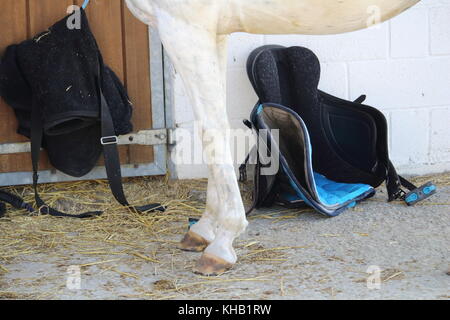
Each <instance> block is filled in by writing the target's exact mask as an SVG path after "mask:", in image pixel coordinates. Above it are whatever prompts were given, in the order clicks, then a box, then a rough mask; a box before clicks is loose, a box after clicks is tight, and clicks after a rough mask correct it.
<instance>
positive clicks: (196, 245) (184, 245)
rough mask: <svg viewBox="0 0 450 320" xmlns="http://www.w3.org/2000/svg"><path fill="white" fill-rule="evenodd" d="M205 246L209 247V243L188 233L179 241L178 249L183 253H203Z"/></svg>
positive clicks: (192, 233) (196, 235)
mask: <svg viewBox="0 0 450 320" xmlns="http://www.w3.org/2000/svg"><path fill="white" fill-rule="evenodd" d="M207 246H209V242H208V241H207V240H206V239H205V238H203V237H202V236H199V235H198V234H196V233H195V232H192V231H188V233H186V235H185V236H184V238H183V240H181V242H180V245H179V248H180V249H181V250H183V251H190V252H203V251H204V250H205V249H206V247H207Z"/></svg>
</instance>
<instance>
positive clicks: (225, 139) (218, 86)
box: [159, 20, 248, 275]
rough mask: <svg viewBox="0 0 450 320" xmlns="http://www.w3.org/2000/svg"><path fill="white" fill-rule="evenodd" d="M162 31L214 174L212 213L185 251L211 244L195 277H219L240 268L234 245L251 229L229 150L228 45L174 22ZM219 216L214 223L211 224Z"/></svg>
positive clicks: (187, 239) (211, 178) (207, 214)
mask: <svg viewBox="0 0 450 320" xmlns="http://www.w3.org/2000/svg"><path fill="white" fill-rule="evenodd" d="M173 30H177V32H176V33H174V32H173ZM159 31H160V35H161V39H162V41H163V44H164V46H165V48H166V50H167V52H168V54H169V56H170V57H171V59H172V61H173V63H174V65H175V68H176V70H177V71H178V72H179V73H180V75H181V77H182V78H183V81H184V83H185V86H186V88H187V92H188V94H189V96H190V99H191V102H192V105H193V107H194V113H195V117H196V120H197V121H198V123H199V126H200V127H201V130H202V138H203V148H204V155H205V160H206V161H207V163H208V172H209V182H208V197H207V210H206V212H205V214H204V216H203V217H202V219H200V221H199V222H198V223H197V224H196V225H194V226H193V227H192V228H191V230H190V232H189V233H188V234H187V235H186V236H185V238H184V239H183V241H182V246H184V245H187V244H188V246H191V247H193V248H194V249H197V248H196V247H197V245H198V249H200V248H201V246H202V245H205V242H206V243H210V244H209V245H208V246H207V248H206V249H205V251H204V253H203V255H202V257H201V259H200V261H199V262H198V264H197V266H196V267H195V271H196V272H198V273H201V274H206V275H213V274H220V273H223V272H225V271H226V270H228V269H229V268H231V267H232V266H233V265H234V264H235V263H236V261H237V257H236V253H235V251H234V249H233V241H234V239H235V238H236V237H237V236H238V235H239V234H240V233H242V232H243V231H244V230H245V228H246V226H247V224H248V223H247V220H246V217H245V209H244V205H243V203H242V198H241V195H240V191H239V186H238V183H237V179H236V175H235V171H234V166H233V159H232V155H231V150H230V144H229V129H230V126H229V122H228V117H227V113H226V102H225V101H226V84H225V76H224V72H225V71H224V70H223V69H224V59H225V57H226V53H225V50H226V45H225V43H226V41H225V39H223V38H220V37H219V38H218V37H217V35H216V34H215V33H214V32H209V31H206V30H203V29H201V28H199V27H196V26H191V25H188V24H185V23H182V22H178V21H174V20H171V21H165V23H161V25H160V26H159ZM174 34H176V35H177V36H174ZM214 216H215V218H216V219H215V221H213V220H212V219H211V218H212V217H214ZM216 226H217V229H216ZM213 237H214V238H213ZM189 242H193V244H194V245H193V246H192V243H190V244H189Z"/></svg>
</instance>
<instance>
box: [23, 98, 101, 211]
mask: <svg viewBox="0 0 450 320" xmlns="http://www.w3.org/2000/svg"><path fill="white" fill-rule="evenodd" d="M43 135H44V127H43V123H42V116H41V111H40V105H39V104H38V103H37V102H36V101H35V100H33V106H32V111H31V162H32V164H33V189H34V199H35V201H36V205H37V208H38V210H39V213H40V214H49V215H51V216H55V217H69V218H90V217H94V216H99V215H101V214H102V213H103V212H102V211H92V212H84V213H80V214H67V213H64V212H61V211H58V210H56V209H53V208H51V207H50V206H48V205H47V204H46V203H45V202H44V201H43V200H42V198H41V197H40V196H39V192H38V182H39V174H38V171H39V158H40V154H41V146H42V138H43Z"/></svg>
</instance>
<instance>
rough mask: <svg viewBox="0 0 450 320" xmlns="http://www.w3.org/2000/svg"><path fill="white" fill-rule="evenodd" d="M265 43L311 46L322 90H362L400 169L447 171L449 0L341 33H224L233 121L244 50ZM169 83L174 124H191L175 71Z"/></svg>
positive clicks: (246, 91)
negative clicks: (380, 117) (382, 120)
mask: <svg viewBox="0 0 450 320" xmlns="http://www.w3.org/2000/svg"><path fill="white" fill-rule="evenodd" d="M265 44H281V45H285V46H292V45H300V46H305V47H308V48H310V49H312V50H313V51H314V52H315V53H316V54H317V55H318V56H319V59H320V61H321V66H322V76H321V82H320V88H321V89H322V90H324V91H327V92H329V93H331V94H334V95H337V96H339V97H342V98H346V99H355V98H357V97H358V96H359V95H360V94H367V96H368V99H367V101H366V103H367V104H369V105H372V106H375V107H377V108H379V109H380V110H381V111H382V112H383V113H384V114H385V115H386V117H387V118H388V122H389V129H390V131H389V132H390V137H389V140H390V141H389V144H390V153H391V158H392V161H393V162H394V164H395V166H396V167H397V168H398V171H399V172H400V173H402V174H428V173H439V172H444V171H450V0H423V1H422V2H421V3H419V4H418V5H416V6H415V7H414V8H412V9H410V10H408V11H406V12H405V13H403V14H402V15H400V16H398V17H396V18H394V19H393V20H391V21H388V22H385V23H383V24H382V25H379V26H376V27H373V28H371V29H366V30H362V31H357V32H352V33H348V34H342V35H331V36H302V35H287V36H272V35H249V34H234V35H232V37H231V42H230V49H229V61H228V114H229V119H230V122H231V124H232V126H233V127H234V128H244V126H243V125H242V119H244V118H247V117H248V116H249V113H250V111H251V109H252V107H253V106H254V103H255V102H256V95H255V94H254V92H253V89H252V87H251V85H250V83H249V81H248V79H247V75H246V70H245V63H246V60H247V57H248V55H249V53H250V52H251V51H252V50H253V49H254V48H256V47H258V46H261V45H265ZM172 83H173V97H172V102H173V107H174V111H175V123H176V126H177V127H179V128H184V129H188V130H192V128H193V121H194V118H193V113H192V108H191V106H190V104H189V102H188V101H187V99H186V95H185V92H184V86H183V84H182V82H181V80H180V78H179V75H178V74H177V73H176V71H173V82H172ZM182 143H183V142H180V143H179V146H181V145H182ZM175 168H176V174H177V176H178V177H179V178H199V177H206V176H207V171H206V166H205V165H186V164H183V165H176V166H175Z"/></svg>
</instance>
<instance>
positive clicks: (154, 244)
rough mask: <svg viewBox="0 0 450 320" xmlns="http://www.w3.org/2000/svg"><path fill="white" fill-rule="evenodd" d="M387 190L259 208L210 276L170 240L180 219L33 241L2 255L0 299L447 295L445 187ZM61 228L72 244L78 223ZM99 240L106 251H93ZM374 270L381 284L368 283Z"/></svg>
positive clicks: (449, 225) (449, 229)
mask: <svg viewBox="0 0 450 320" xmlns="http://www.w3.org/2000/svg"><path fill="white" fill-rule="evenodd" d="M385 199H386V195H385V193H384V192H382V190H380V191H379V192H378V194H377V196H376V197H375V198H373V199H371V200H368V201H366V202H364V203H362V204H360V205H358V206H357V207H356V208H354V209H351V210H348V211H346V212H345V213H343V214H342V215H340V216H338V217H336V218H332V219H329V218H324V217H322V216H321V215H320V214H317V213H315V212H313V211H311V210H306V212H305V211H295V210H286V209H283V208H275V209H272V210H265V211H259V212H256V213H254V214H253V215H252V216H251V218H250V226H249V228H248V230H247V232H246V233H245V234H244V235H243V236H242V237H240V238H239V239H238V240H237V241H236V247H237V253H238V255H239V257H240V260H239V263H238V264H237V265H236V267H235V268H234V269H233V270H231V271H230V272H228V273H226V274H224V275H222V276H220V277H214V278H206V277H200V276H198V275H195V274H193V273H192V272H191V268H192V266H193V265H194V263H195V261H196V259H198V258H199V256H200V255H199V254H196V253H186V252H180V251H178V250H177V249H176V242H177V241H178V240H179V239H180V238H181V236H182V234H183V232H184V231H185V229H186V225H187V222H186V219H184V218H183V219H182V220H181V221H179V222H175V223H174V226H173V228H175V229H176V230H177V231H176V232H175V233H173V234H168V236H167V238H161V239H162V240H161V241H158V240H154V239H153V240H151V241H146V239H145V238H139V237H138V236H136V239H135V241H134V242H132V243H130V242H127V243H121V242H120V241H117V242H112V241H111V246H110V247H108V248H107V251H104V250H106V249H105V247H104V244H92V245H91V246H90V247H89V249H88V248H86V247H80V246H79V245H76V246H74V247H70V246H64V247H62V248H59V247H58V246H57V245H54V246H53V247H54V251H53V252H52V254H48V253H47V254H45V253H39V252H37V253H34V251H33V250H31V249H30V251H31V252H28V254H23V255H18V256H17V257H15V258H13V259H8V260H7V261H8V262H7V264H4V263H2V262H1V261H0V266H2V268H3V272H2V271H1V270H0V298H2V299H28V298H30V299H449V298H450V273H449V272H450V269H449V268H450V251H449V249H450V186H442V187H440V188H439V193H438V194H437V195H435V196H434V197H432V198H431V199H429V200H426V201H425V202H423V203H422V204H420V205H417V206H415V207H412V208H410V207H407V206H406V205H404V204H403V203H401V202H396V203H393V204H387V203H386V201H385ZM0 223H6V222H1V220H0ZM68 228H69V229H65V230H66V231H64V232H66V233H67V232H68V231H67V230H70V227H68ZM49 232H50V231H49ZM99 232H100V231H99ZM67 236H69V237H72V238H73V239H74V243H76V238H77V236H78V234H77V232H74V233H73V234H67ZM105 239H106V238H105ZM96 246H97V248H98V247H102V248H101V250H103V251H102V252H98V255H97V256H95V258H93V257H92V256H90V253H89V252H88V251H89V250H90V251H95V250H100V249H95V247H96ZM24 250H26V249H24ZM91 253H92V254H94V253H95V252H91ZM99 255H100V256H101V258H98V256H99ZM377 270H380V271H381V274H380V275H379V276H380V277H379V278H380V285H379V288H376V285H375V286H370V285H369V286H368V279H369V284H373V283H376V282H374V279H376V278H377V273H376V271H377ZM367 271H369V272H372V273H370V274H369V273H368V272H367ZM78 272H79V274H78Z"/></svg>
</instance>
